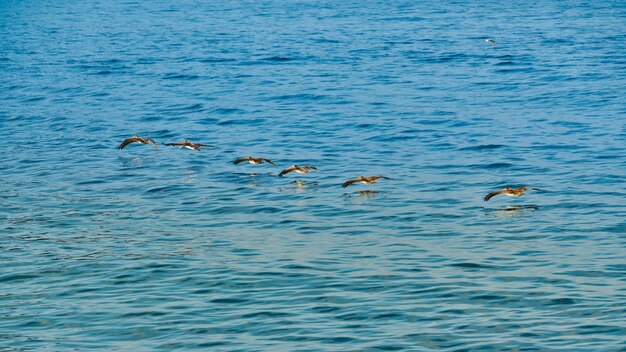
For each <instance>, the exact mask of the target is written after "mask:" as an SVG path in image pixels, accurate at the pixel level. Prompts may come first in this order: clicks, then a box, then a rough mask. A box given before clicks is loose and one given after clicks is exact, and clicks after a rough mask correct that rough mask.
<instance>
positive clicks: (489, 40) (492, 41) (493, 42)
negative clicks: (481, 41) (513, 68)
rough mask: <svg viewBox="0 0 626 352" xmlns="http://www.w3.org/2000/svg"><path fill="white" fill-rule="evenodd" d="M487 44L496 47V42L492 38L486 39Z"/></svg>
mask: <svg viewBox="0 0 626 352" xmlns="http://www.w3.org/2000/svg"><path fill="white" fill-rule="evenodd" d="M485 43H491V44H492V45H493V46H496V41H495V40H493V39H491V38H485Z"/></svg>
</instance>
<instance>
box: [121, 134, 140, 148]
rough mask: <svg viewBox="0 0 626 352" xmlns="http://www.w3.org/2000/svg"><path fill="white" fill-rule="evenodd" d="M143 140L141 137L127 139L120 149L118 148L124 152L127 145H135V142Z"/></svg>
mask: <svg viewBox="0 0 626 352" xmlns="http://www.w3.org/2000/svg"><path fill="white" fill-rule="evenodd" d="M141 139H142V138H141V137H139V136H132V137H130V138H126V139H125V140H124V141H123V142H122V144H120V146H119V147H117V149H118V150H122V149H124V148H125V147H126V146H127V145H129V144H131V143H135V142H139V141H140V140H141Z"/></svg>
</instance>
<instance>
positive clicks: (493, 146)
mask: <svg viewBox="0 0 626 352" xmlns="http://www.w3.org/2000/svg"><path fill="white" fill-rule="evenodd" d="M504 147H506V146H505V145H503V144H481V145H476V146H472V147H464V148H459V150H465V151H474V150H493V149H500V148H504Z"/></svg>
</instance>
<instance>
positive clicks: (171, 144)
mask: <svg viewBox="0 0 626 352" xmlns="http://www.w3.org/2000/svg"><path fill="white" fill-rule="evenodd" d="M162 144H163V145H166V146H168V147H172V146H173V147H179V146H181V145H183V144H185V143H162Z"/></svg>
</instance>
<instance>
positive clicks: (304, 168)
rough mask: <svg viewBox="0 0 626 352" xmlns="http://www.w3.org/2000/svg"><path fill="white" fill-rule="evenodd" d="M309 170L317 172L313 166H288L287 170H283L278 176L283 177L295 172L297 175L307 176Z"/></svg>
mask: <svg viewBox="0 0 626 352" xmlns="http://www.w3.org/2000/svg"><path fill="white" fill-rule="evenodd" d="M311 170H317V168H316V167H315V166H298V165H292V166H289V167H288V168H286V169H285V170H283V171H281V172H280V173H279V174H278V176H280V177H283V176H284V175H286V174H288V173H290V172H292V171H295V172H297V173H299V174H308V173H309V172H311Z"/></svg>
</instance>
